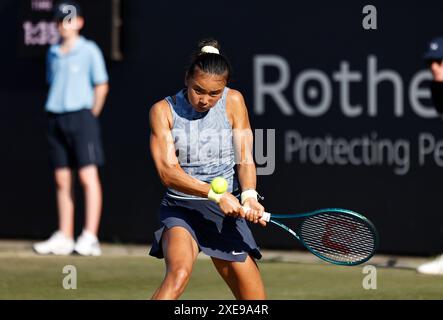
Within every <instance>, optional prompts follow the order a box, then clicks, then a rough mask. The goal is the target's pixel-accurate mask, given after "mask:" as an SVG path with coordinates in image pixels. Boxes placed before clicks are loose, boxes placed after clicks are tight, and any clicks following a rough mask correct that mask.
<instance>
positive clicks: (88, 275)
mask: <svg viewBox="0 0 443 320" xmlns="http://www.w3.org/2000/svg"><path fill="white" fill-rule="evenodd" d="M66 265H72V266H75V269H76V271H77V289H75V290H74V289H70V290H66V289H64V288H63V279H64V277H66V276H70V275H72V274H69V275H68V274H64V273H63V268H64V267H65V266H66ZM259 266H260V269H261V272H262V275H263V279H264V282H265V286H266V290H267V294H268V298H269V299H283V300H286V299H291V300H292V299H320V300H323V299H371V300H372V299H376V300H383V299H414V300H415V299H443V277H441V276H425V275H419V274H417V273H416V272H415V270H413V269H394V268H377V269H376V276H377V281H376V285H377V289H375V290H374V289H371V290H367V289H364V288H363V280H364V277H365V276H367V274H365V273H363V267H362V266H357V267H336V266H332V265H326V264H305V263H288V262H270V261H267V262H261V263H259ZM163 276H164V265H163V261H162V260H158V259H155V258H152V257H149V256H146V257H139V256H111V257H99V258H85V257H79V256H69V257H38V256H32V255H31V256H25V257H2V258H0V299H148V298H150V296H151V295H152V293H153V292H154V290H155V289H156V288H157V286H158V285H159V284H160V282H161V280H162V279H163ZM373 284H374V282H373ZM182 299H191V300H193V299H201V300H218V299H233V296H232V294H231V292H230V291H229V289H228V288H227V286H226V285H225V283H224V282H223V281H222V280H221V278H220V276H219V275H218V274H217V272H216V270H215V268H214V267H213V265H212V263H211V261H210V260H207V259H199V260H197V262H196V264H195V269H194V272H193V274H192V278H191V280H190V283H189V285H188V287H187V289H186V291H185V293H184V295H183V296H182Z"/></svg>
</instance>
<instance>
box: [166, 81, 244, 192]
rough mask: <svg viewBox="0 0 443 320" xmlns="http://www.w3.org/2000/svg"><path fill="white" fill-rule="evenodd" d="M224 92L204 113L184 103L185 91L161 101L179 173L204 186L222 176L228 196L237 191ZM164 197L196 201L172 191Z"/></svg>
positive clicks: (230, 127) (225, 90)
mask: <svg viewBox="0 0 443 320" xmlns="http://www.w3.org/2000/svg"><path fill="white" fill-rule="evenodd" d="M228 91H229V88H227V87H226V88H225V89H224V91H223V94H222V97H221V98H220V99H219V100H218V102H217V104H216V105H215V106H214V107H212V108H211V109H209V110H208V111H206V112H197V111H195V109H194V108H193V107H192V105H191V104H190V103H189V102H188V100H187V99H186V89H183V90H181V91H179V92H178V93H177V94H176V95H175V96H174V97H172V96H169V97H166V98H165V99H166V101H167V102H168V104H169V106H170V108H171V112H172V119H173V125H172V130H171V131H172V136H173V138H174V145H175V154H176V156H177V158H178V162H179V164H180V166H181V167H182V169H183V170H184V171H185V172H186V173H187V174H189V175H191V176H192V177H194V178H196V179H199V180H201V181H204V182H207V183H210V182H211V181H212V179H214V178H215V177H219V176H222V177H224V178H225V179H226V180H227V181H228V192H233V191H237V189H238V182H237V177H236V174H235V170H234V167H235V160H234V144H233V140H232V126H231V123H230V122H229V120H228V117H227V114H226V97H227V95H228ZM168 194H170V195H171V194H172V195H176V196H177V195H178V196H182V197H191V198H199V197H196V196H193V195H188V194H185V193H182V192H180V191H177V190H174V189H172V188H169V189H168ZM200 199H201V198H200Z"/></svg>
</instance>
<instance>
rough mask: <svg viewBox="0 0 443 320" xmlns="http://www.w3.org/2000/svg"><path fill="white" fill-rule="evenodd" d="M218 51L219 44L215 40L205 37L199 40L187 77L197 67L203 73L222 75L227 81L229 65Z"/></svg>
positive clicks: (229, 73) (229, 74)
mask: <svg viewBox="0 0 443 320" xmlns="http://www.w3.org/2000/svg"><path fill="white" fill-rule="evenodd" d="M220 51H221V49H220V44H219V43H218V41H217V40H215V39H206V40H202V41H200V42H199V44H198V47H197V50H196V51H195V52H194V53H193V55H192V58H191V64H190V66H189V68H188V71H187V77H193V76H194V74H195V71H196V69H197V68H198V69H200V70H201V71H203V72H205V73H209V74H216V75H224V76H225V77H226V82H229V80H230V78H231V65H230V63H229V61H228V59H227V58H226V57H225V56H224V55H223V54H221V52H220Z"/></svg>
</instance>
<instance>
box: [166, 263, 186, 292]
mask: <svg viewBox="0 0 443 320" xmlns="http://www.w3.org/2000/svg"><path fill="white" fill-rule="evenodd" d="M170 277H171V278H172V281H173V288H174V291H177V292H179V293H180V292H182V291H183V290H184V289H185V287H186V285H187V283H188V281H189V278H190V277H191V270H189V269H188V268H184V267H180V268H177V269H175V270H172V271H171V272H170Z"/></svg>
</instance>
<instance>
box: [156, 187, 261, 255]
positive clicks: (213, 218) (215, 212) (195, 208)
mask: <svg viewBox="0 0 443 320" xmlns="http://www.w3.org/2000/svg"><path fill="white" fill-rule="evenodd" d="M159 215H160V223H161V228H160V229H158V230H157V231H156V232H155V233H154V241H153V243H152V247H151V251H150V252H149V254H150V255H151V256H154V257H157V258H160V259H161V258H164V256H163V250H162V241H161V238H162V235H163V232H164V231H165V228H166V229H170V228H172V227H183V228H185V229H186V230H188V231H189V233H190V234H191V235H192V237H193V238H194V239H195V241H196V242H197V244H198V247H199V250H200V251H203V252H204V253H205V254H206V255H208V256H210V257H214V258H218V259H221V260H226V261H236V262H244V261H245V260H246V258H247V256H248V255H251V256H252V257H253V258H255V259H260V258H261V256H262V255H261V253H260V251H259V248H258V247H257V244H256V243H255V240H254V237H253V236H252V233H251V230H250V229H249V227H248V224H247V222H246V220H245V219H242V218H233V217H228V216H225V215H224V214H223V212H222V211H221V210H220V208H219V206H218V204H216V203H214V202H212V201H209V200H206V199H192V200H191V199H186V198H185V199H184V198H183V197H180V196H175V195H172V194H166V195H165V197H164V198H163V200H162V202H161V206H160V211H159Z"/></svg>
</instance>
